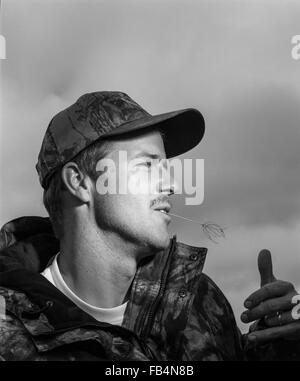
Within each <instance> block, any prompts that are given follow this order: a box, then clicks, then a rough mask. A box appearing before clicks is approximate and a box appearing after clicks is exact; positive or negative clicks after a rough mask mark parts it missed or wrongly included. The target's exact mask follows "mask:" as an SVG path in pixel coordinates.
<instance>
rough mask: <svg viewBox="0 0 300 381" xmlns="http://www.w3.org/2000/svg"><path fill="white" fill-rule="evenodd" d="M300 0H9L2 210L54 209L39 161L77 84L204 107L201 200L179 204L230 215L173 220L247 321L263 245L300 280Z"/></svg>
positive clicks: (157, 108) (7, 215)
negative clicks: (299, 46)
mask: <svg viewBox="0 0 300 381" xmlns="http://www.w3.org/2000/svg"><path fill="white" fill-rule="evenodd" d="M299 20H300V3H299V1H298V0H284V1H283V0H260V1H258V0H251V1H250V0H239V1H237V0H236V1H233V0H227V1H224V0H159V1H158V0H113V1H112V0H110V1H109V0H105V1H104V0H26V1H22V0H9V1H8V0H2V9H1V34H3V35H4V36H5V37H6V44H7V59H6V60H5V61H4V60H3V61H1V84H0V85H1V93H2V94H1V95H2V97H1V99H2V101H1V109H2V110H1V133H0V134H1V135H0V136H1V183H0V184H1V196H0V201H1V203H0V204H1V213H0V224H1V225H2V224H3V223H5V222H6V221H8V220H10V219H12V218H15V217H18V216H21V215H46V212H45V210H44V208H43V205H42V193H41V188H40V186H39V183H38V179H37V175H36V172H35V169H34V166H35V163H36V159H37V155H38V152H39V148H40V144H41V141H42V137H43V134H44V132H45V129H46V127H47V125H48V123H49V121H50V119H51V117H52V116H53V115H54V114H55V113H57V112H58V111H59V110H61V109H62V108H64V107H66V106H68V105H69V104H70V103H73V102H74V101H75V100H76V99H77V98H78V97H79V96H80V95H81V94H83V93H86V92H90V91H98V90H122V91H124V92H127V93H128V94H129V95H130V96H131V97H132V98H133V99H135V100H136V101H137V102H138V103H140V104H141V105H142V106H144V107H145V108H146V109H147V110H149V112H151V113H153V114H156V113H162V112H167V111H172V110H174V109H178V108H185V107H196V108H198V109H200V110H201V111H202V113H203V114H204V116H205V119H206V126H207V130H206V135H205V138H204V140H203V141H202V143H201V144H200V145H199V146H198V147H197V148H195V149H194V150H193V151H190V152H189V153H187V154H186V155H185V156H184V157H186V158H203V159H204V160H205V200H204V203H203V204H202V205H201V206H197V207H192V206H185V204H184V199H183V197H180V196H176V198H175V202H174V213H177V214H181V215H182V216H185V217H189V218H193V219H195V220H198V221H201V222H205V221H213V222H216V223H219V224H220V225H222V226H223V227H225V228H226V229H225V231H226V238H225V239H222V240H219V242H218V243H213V242H211V241H209V240H208V239H207V238H206V237H205V236H204V235H203V234H202V233H201V229H200V228H201V227H200V225H197V224H192V223H189V222H184V221H181V220H176V219H174V221H173V222H172V226H171V232H176V233H177V236H178V238H179V239H180V240H182V241H183V242H186V243H190V244H194V245H200V246H206V247H208V248H209V252H208V257H207V262H206V264H205V272H206V273H207V274H209V275H210V276H211V277H212V278H213V279H214V280H215V281H216V283H217V284H218V285H219V286H220V287H221V289H222V290H223V291H224V293H225V294H226V296H227V297H228V299H229V300H230V302H231V303H232V306H233V308H234V310H235V312H236V317H237V321H238V324H239V326H240V327H241V328H242V330H243V331H245V330H246V329H247V326H246V325H244V324H242V323H241V322H240V321H239V315H240V313H241V312H242V310H243V309H242V303H243V300H244V299H245V297H246V296H248V294H249V293H251V292H252V291H254V290H255V289H257V288H258V286H259V276H258V271H257V265H256V261H257V254H258V252H259V250H260V249H262V248H268V249H270V250H271V252H272V254H273V263H274V270H275V275H277V276H278V277H279V278H282V279H289V280H291V281H292V282H294V283H295V284H296V285H297V287H298V289H300V176H299V175H300V172H299V170H300V154H299V146H300V107H299V106H300V60H299V61H296V60H293V59H292V57H291V49H292V45H291V38H292V36H293V35H296V34H300V25H299Z"/></svg>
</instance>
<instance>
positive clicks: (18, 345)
mask: <svg viewBox="0 0 300 381" xmlns="http://www.w3.org/2000/svg"><path fill="white" fill-rule="evenodd" d="M18 299H19V300H20V301H22V299H23V302H24V301H25V300H26V299H27V298H26V296H25V295H24V294H22V293H20V292H16V291H14V290H11V289H8V288H5V287H0V359H1V360H4V361H5V360H6V361H19V360H30V359H31V358H32V356H33V355H34V353H36V349H35V346H34V344H33V342H32V340H31V338H30V335H29V333H28V332H27V330H26V328H25V327H24V325H23V324H22V322H21V321H20V319H19V318H18V316H17V314H16V310H17V308H18V306H17V305H16V304H17V301H18Z"/></svg>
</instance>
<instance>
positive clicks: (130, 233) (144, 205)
mask: <svg viewBox="0 0 300 381" xmlns="http://www.w3.org/2000/svg"><path fill="white" fill-rule="evenodd" d="M120 150H122V151H126V152H127V159H128V162H130V161H132V160H134V159H136V158H139V160H138V163H137V164H136V165H133V167H132V168H131V169H129V170H128V174H127V183H131V184H132V183H134V182H137V183H139V185H140V186H141V187H142V188H143V189H145V188H146V187H147V186H148V189H149V192H147V193H145V192H140V193H139V192H137V193H136V194H132V193H131V192H127V193H126V194H118V193H117V194H101V195H100V194H99V193H98V192H97V191H96V189H95V192H94V201H93V213H94V220H95V223H96V224H97V228H98V229H100V230H101V231H103V232H104V233H105V235H106V236H107V237H110V239H111V240H117V241H119V242H123V243H124V245H126V244H129V245H135V246H136V247H137V248H140V251H141V253H142V252H143V253H145V255H148V254H146V253H155V252H158V251H160V250H163V249H165V248H166V247H167V246H168V245H169V241H170V238H169V233H168V229H167V228H168V225H169V223H170V217H169V216H168V215H167V211H168V210H169V209H170V202H169V195H168V189H169V188H170V186H169V185H168V184H163V186H162V183H163V182H164V179H162V178H157V179H155V178H154V181H153V184H152V181H151V186H150V187H149V184H144V183H143V182H146V181H149V176H148V173H147V171H149V170H150V169H151V168H148V166H149V161H150V160H153V158H156V159H165V157H166V154H165V149H164V144H163V140H162V137H161V135H160V133H159V132H158V131H151V132H147V133H144V134H140V135H138V136H135V137H128V138H122V139H119V140H115V141H113V142H112V145H111V150H110V152H109V153H108V154H107V156H106V158H110V159H112V160H113V161H114V163H115V166H116V172H117V173H123V172H122V171H125V169H128V162H121V163H120V162H119V160H118V158H119V151H120ZM107 176H108V179H107V180H108V181H109V174H107ZM152 180H153V179H152Z"/></svg>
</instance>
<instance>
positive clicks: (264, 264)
mask: <svg viewBox="0 0 300 381" xmlns="http://www.w3.org/2000/svg"><path fill="white" fill-rule="evenodd" d="M257 265H258V270H259V273H260V286H261V287H262V286H264V285H265V284H267V283H271V282H274V281H275V280H276V278H275V277H274V275H273V265H272V256H271V253H270V251H269V250H266V249H263V250H261V251H260V252H259V254H258V258H257Z"/></svg>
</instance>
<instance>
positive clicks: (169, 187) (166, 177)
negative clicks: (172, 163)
mask: <svg viewBox="0 0 300 381" xmlns="http://www.w3.org/2000/svg"><path fill="white" fill-rule="evenodd" d="M177 192H178V184H177V182H176V180H175V178H174V176H172V175H171V172H170V167H169V166H162V167H161V168H160V179H159V193H166V194H168V195H172V194H174V193H177Z"/></svg>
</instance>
